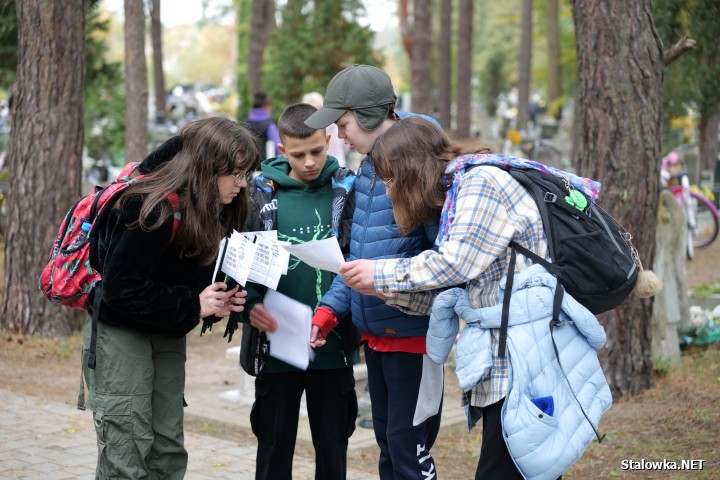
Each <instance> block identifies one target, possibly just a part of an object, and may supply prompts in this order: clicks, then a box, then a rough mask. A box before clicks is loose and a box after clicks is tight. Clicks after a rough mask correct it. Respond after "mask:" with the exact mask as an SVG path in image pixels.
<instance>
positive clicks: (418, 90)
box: [410, 0, 433, 115]
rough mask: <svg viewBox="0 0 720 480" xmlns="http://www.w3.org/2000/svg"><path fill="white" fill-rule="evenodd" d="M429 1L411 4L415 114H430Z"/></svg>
mask: <svg viewBox="0 0 720 480" xmlns="http://www.w3.org/2000/svg"><path fill="white" fill-rule="evenodd" d="M431 3H432V2H431V0H415V2H414V4H413V27H412V55H411V57H410V59H411V61H410V69H411V70H412V82H411V83H412V110H413V112H415V113H424V114H426V115H430V114H431V113H432V105H433V100H432V91H431V90H432V53H431V52H432V24H431V22H430V18H431V12H430V10H431Z"/></svg>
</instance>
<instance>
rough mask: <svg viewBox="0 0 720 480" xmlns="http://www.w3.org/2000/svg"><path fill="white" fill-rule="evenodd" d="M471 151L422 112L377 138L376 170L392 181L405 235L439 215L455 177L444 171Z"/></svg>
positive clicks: (396, 211) (397, 217) (392, 193)
mask: <svg viewBox="0 0 720 480" xmlns="http://www.w3.org/2000/svg"><path fill="white" fill-rule="evenodd" d="M489 152H490V150H489V149H487V148H481V149H478V150H474V151H469V150H467V149H464V148H462V147H461V146H460V145H457V144H455V143H453V142H452V140H450V138H449V137H448V136H447V135H446V134H445V133H444V132H443V131H442V130H440V129H439V128H437V127H436V126H435V125H433V124H432V123H430V122H429V121H428V120H425V119H424V118H422V117H419V116H412V117H406V118H404V119H403V120H400V121H398V122H395V123H394V124H393V125H392V126H391V127H390V128H388V129H387V130H386V131H385V132H384V133H383V134H382V135H380V137H378V139H377V140H376V141H375V145H374V146H373V149H372V152H371V154H370V156H371V157H372V160H373V164H374V165H375V172H376V173H377V174H378V175H379V176H380V178H382V179H383V180H385V181H386V183H387V184H389V185H390V192H389V193H390V197H391V199H392V203H393V210H394V214H395V222H396V223H397V225H398V228H399V230H400V233H401V234H402V235H406V234H408V233H409V232H410V231H411V230H412V229H413V228H415V227H418V226H420V225H422V224H423V223H424V222H426V221H428V220H433V219H436V218H438V216H439V215H440V212H441V211H442V207H443V203H444V202H445V193H446V192H447V191H448V189H449V188H450V184H451V182H452V179H451V178H450V177H449V176H447V175H444V172H445V169H446V168H447V166H448V163H450V162H451V161H452V160H453V159H454V158H455V157H458V156H460V155H464V154H467V153H489Z"/></svg>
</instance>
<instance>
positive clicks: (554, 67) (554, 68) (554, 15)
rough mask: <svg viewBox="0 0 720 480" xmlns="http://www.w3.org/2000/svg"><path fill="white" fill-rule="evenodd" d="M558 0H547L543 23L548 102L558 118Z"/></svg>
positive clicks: (560, 84) (559, 89)
mask: <svg viewBox="0 0 720 480" xmlns="http://www.w3.org/2000/svg"><path fill="white" fill-rule="evenodd" d="M559 15H560V13H559V10H558V0H547V8H546V11H545V21H546V22H545V23H546V28H547V40H548V103H549V104H552V105H553V108H554V111H552V112H551V113H553V114H554V115H555V118H557V119H558V120H559V119H560V111H561V109H562V108H561V107H562V106H561V105H560V104H559V103H558V100H559V99H560V97H561V96H562V69H561V67H560V28H559V26H558V21H559Z"/></svg>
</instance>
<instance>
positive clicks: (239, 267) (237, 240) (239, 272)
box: [220, 232, 257, 287]
mask: <svg viewBox="0 0 720 480" xmlns="http://www.w3.org/2000/svg"><path fill="white" fill-rule="evenodd" d="M256 250H257V247H255V245H254V244H253V243H252V242H251V241H250V240H248V239H247V238H245V237H243V236H242V235H240V234H239V233H238V232H233V233H232V235H231V236H230V239H229V240H228V241H227V248H226V249H225V256H224V258H223V262H222V265H221V266H220V270H221V271H223V272H225V273H226V274H228V275H230V276H231V277H232V278H233V279H234V280H235V281H236V282H238V283H239V284H240V285H242V286H243V287H244V286H245V284H246V283H247V280H248V275H249V274H250V268H251V267H252V264H253V258H255V251H256ZM220 255H221V256H222V250H220Z"/></svg>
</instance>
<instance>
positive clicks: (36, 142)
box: [0, 0, 85, 336]
mask: <svg viewBox="0 0 720 480" xmlns="http://www.w3.org/2000/svg"><path fill="white" fill-rule="evenodd" d="M17 18H18V53H19V55H18V59H19V61H18V68H17V83H16V87H15V92H14V102H13V124H12V138H11V150H10V160H9V163H10V172H11V175H10V193H9V196H8V217H9V219H8V226H7V230H6V232H5V283H4V285H3V288H2V290H1V291H0V297H2V298H1V299H0V301H2V304H3V305H4V309H3V315H2V324H3V325H4V326H5V327H7V328H8V329H10V330H11V331H12V332H14V333H17V334H39V335H43V336H52V335H67V334H69V333H71V332H72V331H73V330H75V329H77V328H78V327H79V326H80V323H79V320H80V314H79V311H78V312H73V311H71V310H68V309H65V308H61V307H59V306H58V305H54V304H52V303H50V302H49V301H46V300H44V299H43V297H42V296H41V295H40V294H39V292H38V278H39V276H40V271H41V270H42V267H43V266H44V263H45V262H46V261H47V259H48V254H49V252H50V247H51V245H52V242H53V240H54V239H55V236H56V235H57V228H58V226H59V225H60V222H61V220H62V218H63V216H64V215H65V213H66V211H67V209H68V208H69V207H70V206H71V205H72V203H73V202H74V201H75V199H76V198H77V196H78V194H79V193H80V170H81V155H82V148H83V99H84V94H83V90H84V82H85V58H84V51H83V50H84V29H85V12H84V9H83V8H78V6H77V2H75V1H72V0H56V1H53V2H46V1H42V0H23V1H21V2H17Z"/></svg>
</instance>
